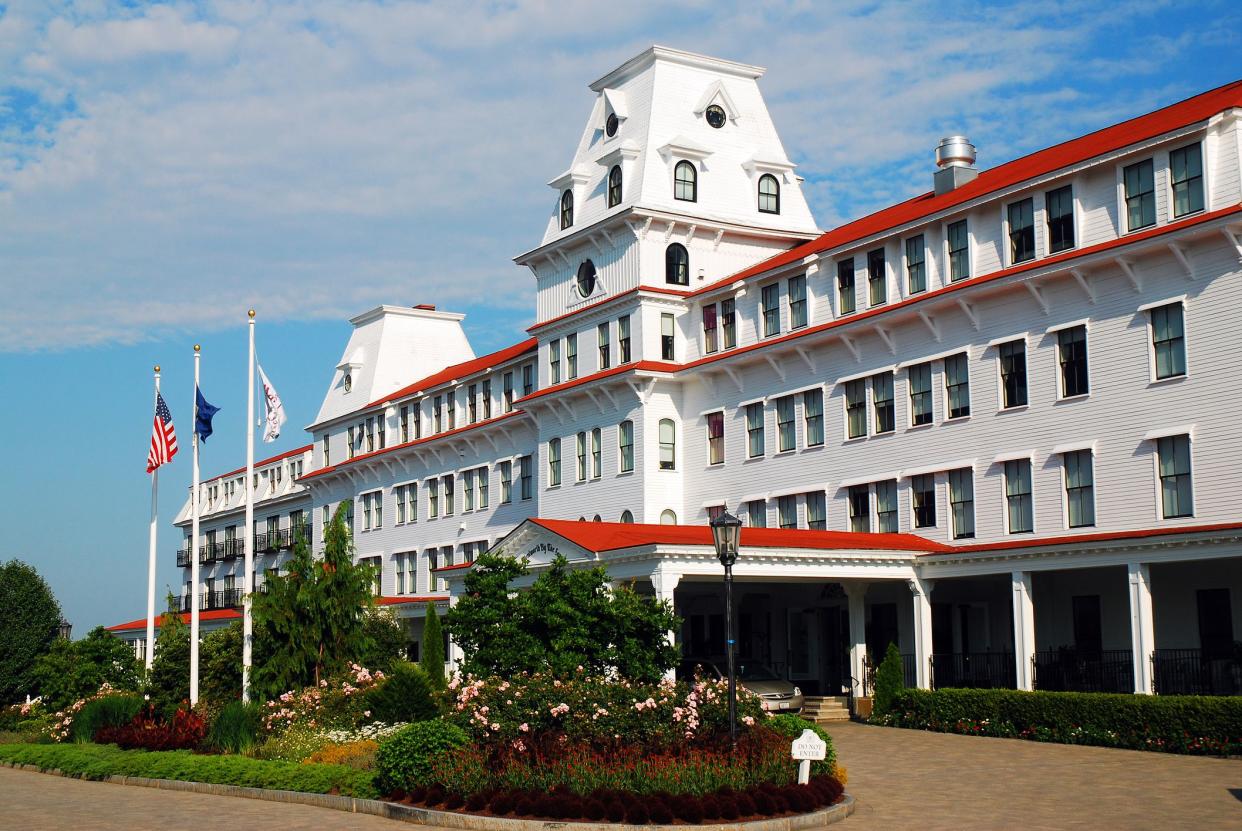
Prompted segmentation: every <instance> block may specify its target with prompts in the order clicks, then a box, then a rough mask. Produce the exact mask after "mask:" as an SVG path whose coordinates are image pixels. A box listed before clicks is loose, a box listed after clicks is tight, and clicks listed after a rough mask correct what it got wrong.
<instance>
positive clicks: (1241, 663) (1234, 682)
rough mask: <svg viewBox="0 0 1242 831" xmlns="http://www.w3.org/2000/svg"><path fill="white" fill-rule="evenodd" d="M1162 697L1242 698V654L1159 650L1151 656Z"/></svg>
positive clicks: (1194, 650)
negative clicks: (1220, 696) (1230, 696)
mask: <svg viewBox="0 0 1242 831" xmlns="http://www.w3.org/2000/svg"><path fill="white" fill-rule="evenodd" d="M1151 664H1152V670H1153V672H1152V677H1153V679H1154V680H1155V687H1156V689H1155V692H1156V693H1157V694H1159V695H1242V655H1239V654H1238V652H1237V651H1236V650H1235V651H1234V652H1233V653H1232V654H1222V655H1207V656H1205V655H1204V654H1203V650H1202V649H1157V650H1156V651H1155V652H1153V653H1152V656H1151Z"/></svg>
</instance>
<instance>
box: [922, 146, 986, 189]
mask: <svg viewBox="0 0 1242 831" xmlns="http://www.w3.org/2000/svg"><path fill="white" fill-rule="evenodd" d="M936 167H937V168H938V169H937V170H936V172H935V174H933V176H932V184H933V186H934V188H935V191H936V195H937V196H940V195H941V194H943V193H948V192H949V191H951V190H954V189H955V188H959V187H961V186H962V185H964V184H966V183H967V182H969V181H971V180H972V179H974V178H975V177H976V176H978V175H979V171H978V170H976V169H975V146H974V145H973V144H971V143H970V139H968V138H966V137H965V136H948V137H947V138H942V139H941V140H940V145H939V146H938V147H937V148H936Z"/></svg>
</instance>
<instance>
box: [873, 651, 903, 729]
mask: <svg viewBox="0 0 1242 831" xmlns="http://www.w3.org/2000/svg"><path fill="white" fill-rule="evenodd" d="M905 688H906V674H905V671H904V669H903V667H902V664H901V653H900V652H899V651H897V644H895V643H890V644H889V645H888V652H886V653H885V655H884V660H883V661H881V662H880V666H879V668H878V669H877V670H876V671H875V701H874V702H873V704H872V711H873V712H874V713H875V714H876V715H879V716H882V715H884V714H885V713H887V712H888V710H889V708H890V707H892V706H893V701H894V699H896V698H897V696H898V695H900V694H901V691H902V690H904V689H905Z"/></svg>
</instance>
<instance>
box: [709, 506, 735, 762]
mask: <svg viewBox="0 0 1242 831" xmlns="http://www.w3.org/2000/svg"><path fill="white" fill-rule="evenodd" d="M711 528H712V545H714V546H715V547H716V556H717V557H718V558H719V559H720V564H721V565H722V566H724V585H725V661H726V663H727V665H728V668H729V740H730V741H731V742H732V743H733V747H734V749H736V748H737V673H736V672H735V671H734V668H733V646H734V643H733V564H734V563H736V562H737V553H738V548H739V547H740V542H741V539H742V521H741V520H740V519H738V518H737V517H735V516H733V515H732V514H729V513H723V514H721V515H720V516H718V517H716V518H715V519H713V520H712V521H711Z"/></svg>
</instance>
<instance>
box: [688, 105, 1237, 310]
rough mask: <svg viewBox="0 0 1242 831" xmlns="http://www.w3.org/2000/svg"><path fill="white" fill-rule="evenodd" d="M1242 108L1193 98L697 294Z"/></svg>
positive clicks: (904, 206) (890, 211)
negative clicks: (1231, 109)
mask: <svg viewBox="0 0 1242 831" xmlns="http://www.w3.org/2000/svg"><path fill="white" fill-rule="evenodd" d="M1239 106H1242V80H1239V81H1234V82H1233V83H1231V84H1226V85H1225V86H1223V87H1217V88H1216V89H1213V90H1209V91H1207V92H1204V93H1200V94H1199V95H1196V96H1194V97H1193V98H1187V99H1186V100H1185V101H1180V102H1178V103H1176V104H1173V105H1171V106H1168V107H1165V108H1163V109H1160V110H1156V111H1155V112H1152V113H1148V114H1147V115H1141V116H1139V117H1137V118H1132V119H1130V120H1129V121H1123V122H1121V123H1120V124H1114V125H1113V126H1111V127H1105V128H1104V129H1103V130H1097V131H1096V132H1094V133H1088V134H1087V135H1085V136H1081V137H1079V138H1076V139H1072V140H1071V141H1067V142H1064V143H1063V144H1057V145H1054V146H1053V147H1049V148H1047V149H1045V150H1040V151H1038V152H1035V153H1032V154H1030V155H1029V156H1023V157H1022V158H1020V159H1014V160H1013V161H1011V162H1007V163H1005V164H1002V165H998V166H997V167H993V168H991V169H989V170H984V171H981V172H980V173H979V176H978V178H976V179H974V180H973V181H971V182H967V183H966V184H964V185H962V186H961V187H958V188H955V189H954V190H951V191H949V192H948V193H943V194H941V195H940V196H936V195H935V194H934V193H924V194H923V195H922V196H916V197H915V198H913V199H910V200H907V201H905V202H901V203H898V204H896V205H893V206H891V207H889V208H885V209H884V210H882V211H878V212H877V213H873V214H871V215H869V216H864V217H862V218H861V219H856V220H854V221H853V222H850V223H847V224H845V225H842V226H840V227H838V228H834V229H833V230H831V231H828V232H826V233H824V234H822V235H821V236H820V237H818V238H817V239H814V240H811V241H810V242H806V243H803V244H802V245H799V246H796V247H794V248H791V249H789V250H788V251H785V252H782V253H780V254H777V255H776V256H775V257H771V258H769V259H767V260H764V261H763V262H760V263H757V264H756V265H753V266H751V267H749V268H746V269H743V270H742V271H739V272H737V273H736V274H733V275H731V276H729V277H726V278H724V279H722V280H717V281H715V282H713V283H711V284H710V285H707V286H704V287H703V288H701V289H696V290H695V292H694V293H695V294H701V293H703V292H707V291H712V290H713V289H718V288H720V287H721V286H725V285H729V284H730V283H732V282H734V281H736V280H741V279H745V278H747V277H753V276H755V275H757V274H762V273H764V272H767V271H770V270H772V269H774V268H779V267H780V266H783V265H788V264H790V263H794V262H797V261H798V260H801V259H802V258H803V257H806V256H808V255H811V254H817V253H819V252H820V251H826V250H828V249H831V248H837V247H840V246H843V245H847V244H849V243H852V242H856V241H858V240H861V239H864V238H866V237H870V236H873V235H875V234H879V233H882V232H884V231H888V230H890V229H892V228H896V227H897V226H899V225H904V224H906V223H909V222H914V221H917V220H919V219H922V218H924V217H928V216H931V215H933V214H935V213H938V212H940V211H943V210H945V209H947V208H952V207H954V206H955V205H961V204H963V203H965V202H968V201H970V200H972V199H977V198H978V197H981V196H986V195H987V194H989V193H993V192H995V191H998V190H1003V189H1004V188H1008V187H1012V186H1014V185H1017V184H1020V183H1022V182H1025V181H1029V180H1031V179H1034V178H1037V177H1040V176H1045V175H1047V174H1050V173H1053V172H1055V171H1057V170H1062V169H1064V168H1067V167H1069V166H1071V165H1074V164H1077V163H1079V162H1084V161H1087V160H1088V159H1093V158H1095V157H1097V156H1102V155H1104V154H1106V153H1112V152H1114V151H1117V150H1120V149H1122V148H1124V147H1127V146H1129V145H1132V144H1137V143H1138V142H1141V141H1145V140H1147V139H1151V138H1155V137H1156V136H1160V135H1163V134H1165V133H1168V132H1172V131H1174V130H1177V129H1178V128H1180V127H1186V126H1188V125H1191V124H1196V123H1199V122H1204V121H1207V120H1208V119H1209V118H1211V117H1212V116H1214V115H1216V114H1217V113H1219V112H1222V111H1223V110H1227V109H1229V108H1230V107H1239Z"/></svg>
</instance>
